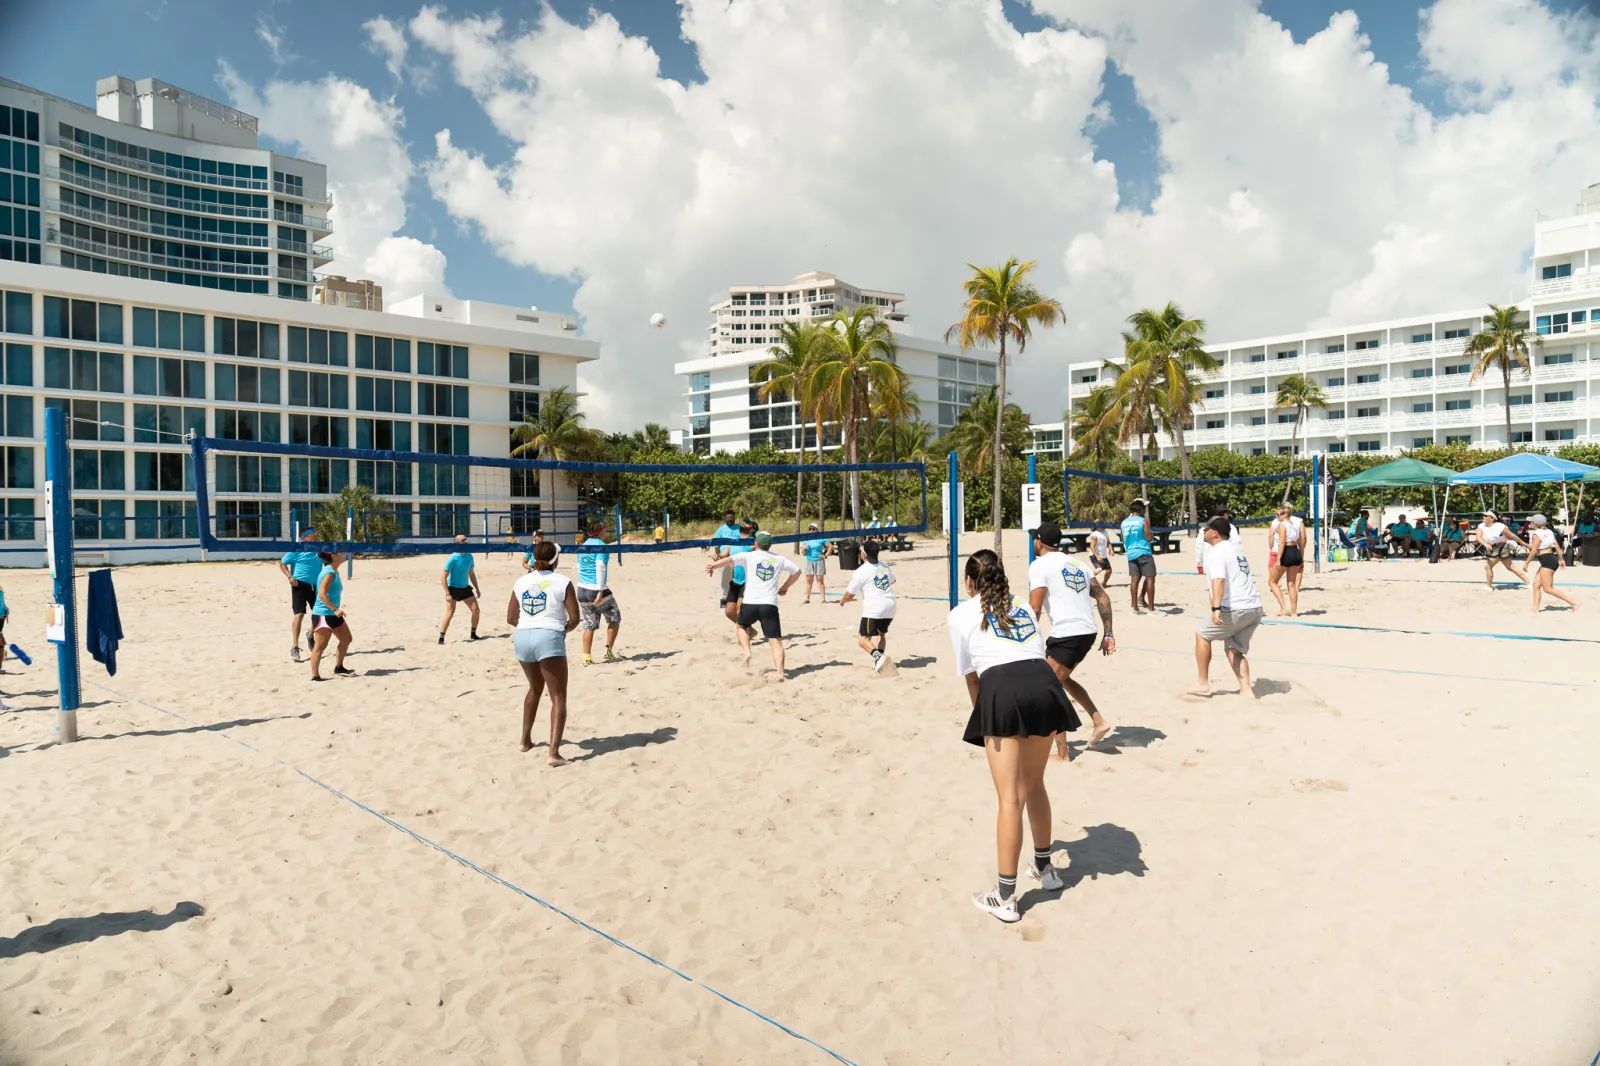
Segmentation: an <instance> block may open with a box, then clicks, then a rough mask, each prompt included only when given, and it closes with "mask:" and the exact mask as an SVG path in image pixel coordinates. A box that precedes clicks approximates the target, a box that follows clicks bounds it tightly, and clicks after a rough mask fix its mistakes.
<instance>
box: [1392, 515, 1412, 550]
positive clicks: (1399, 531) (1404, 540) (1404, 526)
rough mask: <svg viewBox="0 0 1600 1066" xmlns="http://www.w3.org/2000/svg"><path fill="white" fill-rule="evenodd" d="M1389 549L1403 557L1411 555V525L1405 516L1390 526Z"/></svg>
mask: <svg viewBox="0 0 1600 1066" xmlns="http://www.w3.org/2000/svg"><path fill="white" fill-rule="evenodd" d="M1389 548H1390V550H1391V551H1392V552H1393V553H1394V554H1395V555H1399V556H1402V557H1403V556H1406V555H1410V554H1411V523H1410V522H1407V521H1406V516H1405V515H1401V516H1400V521H1398V522H1394V523H1391V524H1390V526H1389Z"/></svg>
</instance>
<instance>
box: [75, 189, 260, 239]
mask: <svg viewBox="0 0 1600 1066" xmlns="http://www.w3.org/2000/svg"><path fill="white" fill-rule="evenodd" d="M44 206H45V210H46V211H54V212H56V213H57V214H61V215H67V216H68V217H70V218H76V219H81V220H83V221H84V222H92V223H94V224H95V225H96V226H104V227H106V228H107V229H120V230H126V231H127V232H129V233H148V234H150V235H151V236H153V237H161V238H165V239H167V240H176V241H184V242H186V243H189V244H216V245H226V246H228V247H233V248H265V247H267V238H265V237H239V236H235V235H233V234H231V233H210V232H207V231H204V230H194V229H187V228H180V227H178V226H157V225H153V224H151V223H149V222H140V221H139V220H138V219H136V218H125V217H123V216H122V215H109V214H106V213H105V212H104V211H91V210H90V209H89V208H87V207H80V206H78V205H77V204H69V203H63V202H61V201H60V200H46V201H45V205H44Z"/></svg>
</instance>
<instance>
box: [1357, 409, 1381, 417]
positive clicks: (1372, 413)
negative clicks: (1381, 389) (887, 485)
mask: <svg viewBox="0 0 1600 1066" xmlns="http://www.w3.org/2000/svg"><path fill="white" fill-rule="evenodd" d="M1381 413H1382V411H1381V410H1379V409H1378V408H1376V407H1357V408H1356V417H1357V418H1377V417H1378V415H1380V414H1381Z"/></svg>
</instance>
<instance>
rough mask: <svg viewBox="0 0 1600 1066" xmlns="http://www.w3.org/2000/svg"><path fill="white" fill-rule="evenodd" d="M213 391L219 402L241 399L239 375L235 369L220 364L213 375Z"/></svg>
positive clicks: (229, 365) (213, 371)
mask: <svg viewBox="0 0 1600 1066" xmlns="http://www.w3.org/2000/svg"><path fill="white" fill-rule="evenodd" d="M211 378H212V381H211V385H212V391H213V393H215V395H216V398H217V399H219V400H237V399H238V398H239V392H238V385H237V374H236V373H235V370H234V367H233V366H232V365H231V364H228V363H218V364H217V365H216V367H215V368H214V369H213V370H212V373H211Z"/></svg>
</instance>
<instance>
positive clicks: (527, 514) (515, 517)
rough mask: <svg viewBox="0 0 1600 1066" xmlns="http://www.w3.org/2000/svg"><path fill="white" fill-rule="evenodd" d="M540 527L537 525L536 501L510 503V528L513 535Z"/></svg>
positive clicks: (529, 531)
mask: <svg viewBox="0 0 1600 1066" xmlns="http://www.w3.org/2000/svg"><path fill="white" fill-rule="evenodd" d="M539 528H541V526H540V525H539V505H538V504H536V503H514V504H512V505H511V530H510V532H511V533H512V534H513V535H521V534H524V533H532V532H533V531H534V530H536V529H539Z"/></svg>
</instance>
